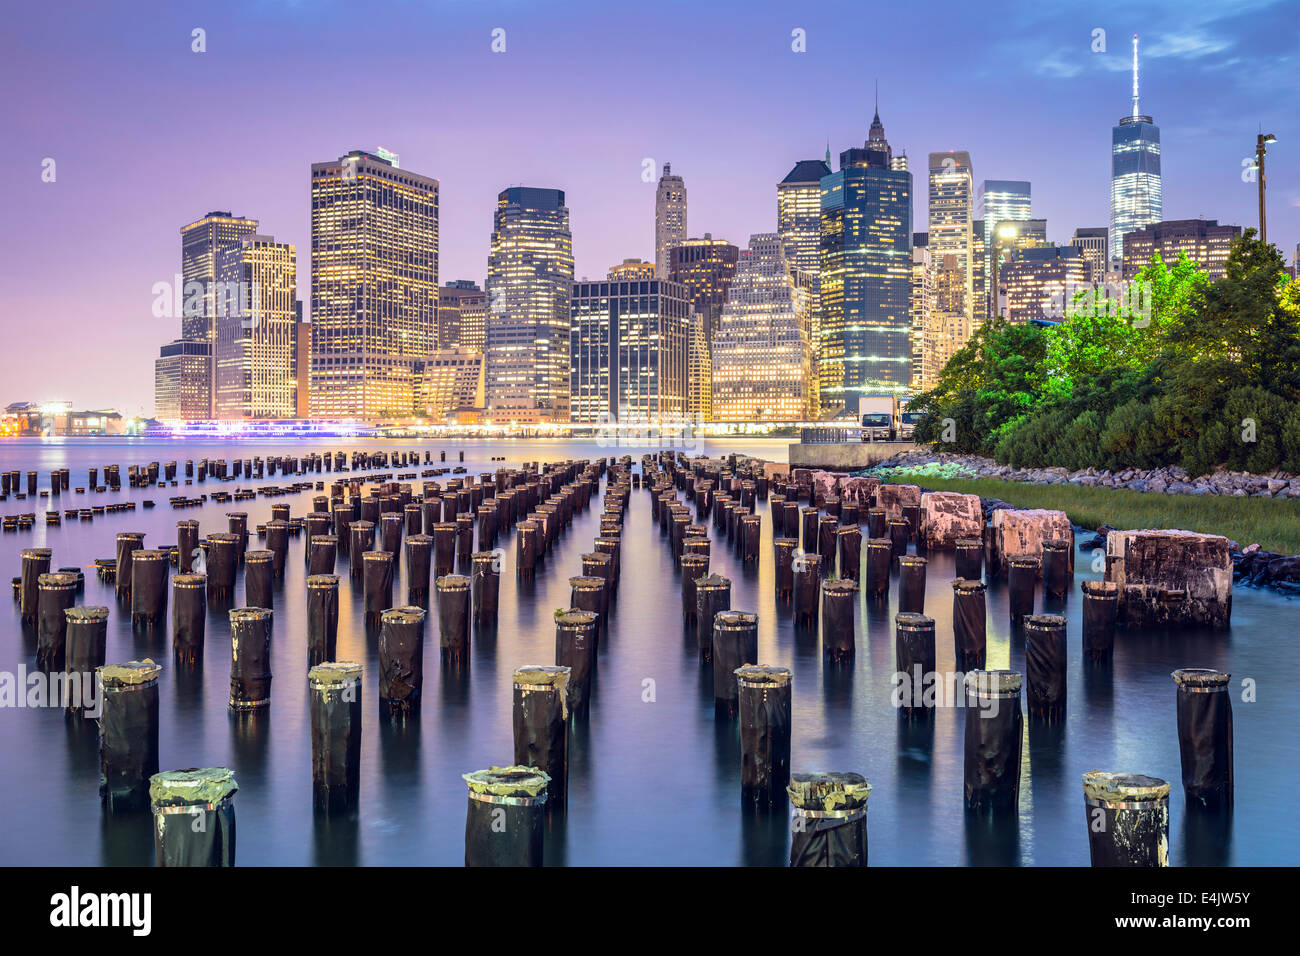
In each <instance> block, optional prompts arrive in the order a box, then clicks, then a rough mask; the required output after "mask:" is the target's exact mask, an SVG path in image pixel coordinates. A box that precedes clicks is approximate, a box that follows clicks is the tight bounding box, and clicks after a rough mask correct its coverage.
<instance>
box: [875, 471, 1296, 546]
mask: <svg viewBox="0 0 1300 956" xmlns="http://www.w3.org/2000/svg"><path fill="white" fill-rule="evenodd" d="M890 480H891V481H894V482H898V483H905V484H914V485H922V486H924V487H926V488H930V489H932V490H934V491H958V492H963V493H965V494H968V495H979V496H980V497H981V498H1001V499H1002V500H1003V501H1006V502H1009V503H1010V504H1013V505H1015V506H1016V507H1019V508H1051V509H1054V510H1056V511H1064V512H1065V513H1066V514H1067V515H1068V516H1069V518H1070V520H1071V521H1072V522H1074V523H1075V524H1077V525H1080V526H1082V527H1084V528H1096V527H1098V526H1100V525H1103V524H1108V525H1110V526H1111V527H1112V528H1120V529H1124V530H1129V529H1138V528H1181V529H1183V530H1185V531H1197V532H1200V533H1201V534H1221V535H1224V536H1225V537H1227V538H1230V539H1232V540H1233V541H1236V542H1237V543H1238V544H1239V545H1241V546H1242V547H1243V548H1244V547H1245V546H1246V545H1248V544H1252V543H1255V542H1258V543H1259V545H1260V547H1262V548H1264V549H1265V550H1266V551H1280V552H1281V553H1283V554H1300V499H1294V498H1292V499H1277V498H1249V497H1247V498H1229V497H1221V496H1218V495H1205V496H1201V495H1165V494H1153V493H1150V492H1142V491H1129V490H1128V489H1127V488H1089V487H1087V486H1085V485H1068V484H1062V485H1031V484H1028V483H1026V482H1023V481H1000V480H998V479H996V478H939V477H935V476H934V475H927V474H924V473H917V474H910V475H909V474H908V473H907V472H901V471H900V472H895V473H894V474H892V475H891V476H890Z"/></svg>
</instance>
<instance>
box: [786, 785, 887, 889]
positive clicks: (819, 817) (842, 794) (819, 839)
mask: <svg viewBox="0 0 1300 956" xmlns="http://www.w3.org/2000/svg"><path fill="white" fill-rule="evenodd" d="M786 793H787V794H788V795H789V797H790V804H791V806H792V807H793V808H794V816H793V819H792V820H791V823H790V865H791V866H794V867H822V866H866V865H867V798H868V797H869V796H870V795H871V784H869V783H867V780H866V778H865V777H863V776H862V775H861V774H857V773H796V774H794V775H793V776H792V777H791V780H790V785H789V786H788V787H787V788H786Z"/></svg>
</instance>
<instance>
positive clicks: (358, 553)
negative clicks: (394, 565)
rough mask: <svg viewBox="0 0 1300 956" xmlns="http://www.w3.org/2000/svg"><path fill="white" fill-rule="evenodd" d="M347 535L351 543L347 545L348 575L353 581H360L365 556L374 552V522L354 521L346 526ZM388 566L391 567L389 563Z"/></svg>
mask: <svg viewBox="0 0 1300 956" xmlns="http://www.w3.org/2000/svg"><path fill="white" fill-rule="evenodd" d="M348 534H350V535H351V536H352V543H351V544H349V545H348V550H349V551H350V552H351V556H350V557H349V558H348V573H349V575H350V576H351V578H352V580H353V581H361V580H363V575H364V573H365V567H366V555H367V554H370V553H372V552H373V551H374V550H375V525H374V522H371V521H354V522H352V524H350V525H349V526H348ZM381 553H383V552H381ZM389 566H390V567H391V563H390V565H389Z"/></svg>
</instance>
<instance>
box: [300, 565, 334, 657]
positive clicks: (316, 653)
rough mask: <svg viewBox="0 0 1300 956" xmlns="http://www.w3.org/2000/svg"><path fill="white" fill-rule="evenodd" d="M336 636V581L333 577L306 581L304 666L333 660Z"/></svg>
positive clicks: (326, 575)
mask: <svg viewBox="0 0 1300 956" xmlns="http://www.w3.org/2000/svg"><path fill="white" fill-rule="evenodd" d="M338 634H339V579H338V575H335V574H313V575H311V576H310V577H309V578H307V666H308V667H314V666H315V665H317V664H323V663H325V662H326V661H332V660H334V654H335V649H336V647H337V646H338Z"/></svg>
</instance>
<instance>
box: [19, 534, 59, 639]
mask: <svg viewBox="0 0 1300 956" xmlns="http://www.w3.org/2000/svg"><path fill="white" fill-rule="evenodd" d="M53 553H54V552H53V551H51V550H50V549H49V548H23V549H22V551H21V552H20V558H21V561H22V575H21V577H20V578H19V583H18V587H19V596H18V608H19V613H20V614H21V615H22V620H23V623H24V624H29V625H36V624H37V619H38V618H39V616H40V599H41V578H42V577H43V576H44V575H46V574H48V573H49V571H50V558H51V557H52V555H53Z"/></svg>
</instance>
